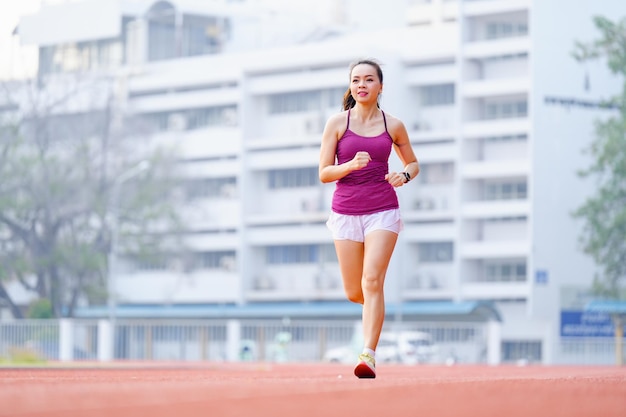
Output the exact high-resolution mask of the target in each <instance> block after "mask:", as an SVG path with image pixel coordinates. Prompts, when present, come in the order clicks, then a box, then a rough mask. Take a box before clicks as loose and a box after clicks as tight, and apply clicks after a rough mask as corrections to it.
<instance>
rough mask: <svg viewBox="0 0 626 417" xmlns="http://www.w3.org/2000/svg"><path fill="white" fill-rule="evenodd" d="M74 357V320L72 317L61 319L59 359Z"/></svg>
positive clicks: (68, 359)
mask: <svg viewBox="0 0 626 417" xmlns="http://www.w3.org/2000/svg"><path fill="white" fill-rule="evenodd" d="M73 359H74V322H73V321H72V320H70V319H60V320H59V360H61V361H71V360H73Z"/></svg>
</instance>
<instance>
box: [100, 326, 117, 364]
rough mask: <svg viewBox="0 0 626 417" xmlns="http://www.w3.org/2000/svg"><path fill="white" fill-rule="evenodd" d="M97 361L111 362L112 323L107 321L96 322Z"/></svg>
mask: <svg viewBox="0 0 626 417" xmlns="http://www.w3.org/2000/svg"><path fill="white" fill-rule="evenodd" d="M98 360H99V361H101V362H108V361H111V360H113V323H112V322H111V321H109V320H99V321H98Z"/></svg>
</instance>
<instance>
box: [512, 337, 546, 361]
mask: <svg viewBox="0 0 626 417" xmlns="http://www.w3.org/2000/svg"><path fill="white" fill-rule="evenodd" d="M502 360H503V361H504V362H517V361H525V362H531V363H541V361H542V355H541V341H535V340H515V341H503V342H502Z"/></svg>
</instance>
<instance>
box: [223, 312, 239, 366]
mask: <svg viewBox="0 0 626 417" xmlns="http://www.w3.org/2000/svg"><path fill="white" fill-rule="evenodd" d="M240 345H241V322H240V321H239V320H228V322H227V323H226V360H227V361H229V362H237V361H238V360H239V349H240Z"/></svg>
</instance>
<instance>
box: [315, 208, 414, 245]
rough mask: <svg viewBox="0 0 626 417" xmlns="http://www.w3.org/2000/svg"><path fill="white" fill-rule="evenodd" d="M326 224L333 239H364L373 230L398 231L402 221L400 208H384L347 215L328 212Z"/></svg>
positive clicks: (361, 240) (356, 240) (400, 228)
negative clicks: (361, 213)
mask: <svg viewBox="0 0 626 417" xmlns="http://www.w3.org/2000/svg"><path fill="white" fill-rule="evenodd" d="M326 226H327V227H328V229H329V230H330V231H331V232H332V234H333V239H334V240H353V241H355V242H363V241H365V235H367V234H368V233H369V232H372V231H374V230H389V231H390V232H394V233H400V231H401V230H402V229H403V228H404V223H403V222H402V218H401V217H400V209H391V210H385V211H381V212H378V213H373V214H363V215H355V216H352V215H348V214H338V213H335V212H334V211H333V212H331V213H330V216H329V218H328V221H327V222H326Z"/></svg>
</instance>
